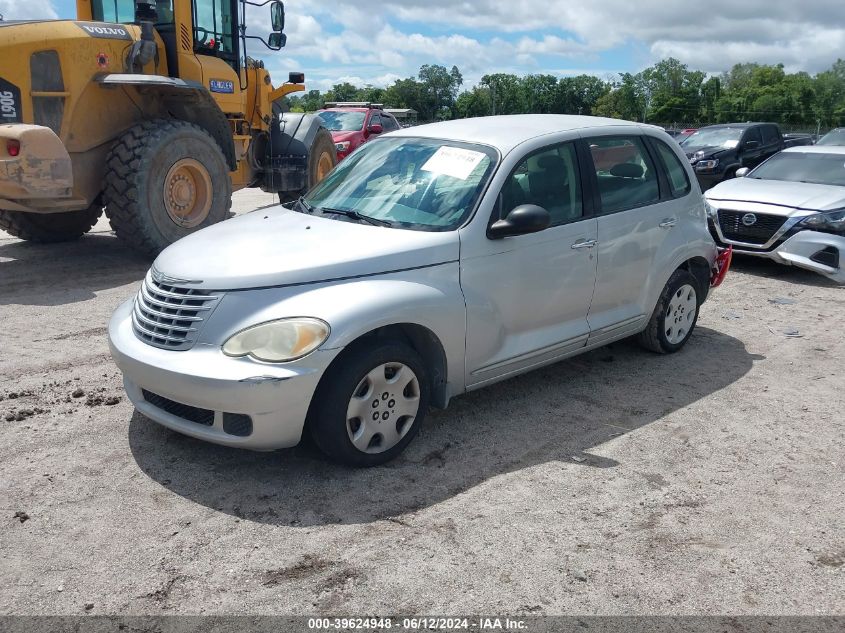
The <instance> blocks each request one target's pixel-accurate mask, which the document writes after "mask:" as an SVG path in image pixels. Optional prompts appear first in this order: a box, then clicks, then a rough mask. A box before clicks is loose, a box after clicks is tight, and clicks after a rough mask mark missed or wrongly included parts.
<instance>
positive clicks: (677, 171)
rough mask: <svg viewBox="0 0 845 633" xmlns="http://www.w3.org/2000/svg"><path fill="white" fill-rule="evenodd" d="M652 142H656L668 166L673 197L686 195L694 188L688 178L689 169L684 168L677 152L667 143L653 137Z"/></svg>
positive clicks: (667, 172) (663, 160) (661, 158)
mask: <svg viewBox="0 0 845 633" xmlns="http://www.w3.org/2000/svg"><path fill="white" fill-rule="evenodd" d="M651 142H652V143H653V144H654V147H655V148H657V153H658V155H659V156H660V160H661V161H662V162H663V166H664V167H665V168H666V180H668V181H669V192H670V193H671V194H672V197H673V198H682V197H684V196H685V195H687V194H688V193H689V192H690V190H691V189H692V186H691V185H690V182H689V178H687V170H686V169H684V166H683V164H681V160H680V159H679V158H678V156H677V155H676V154H675V152H673V151H672V150H671V149H670V148H669V146H667V145H666V143H664V142H663V141H658V140H657V139H655V138H653V139H651Z"/></svg>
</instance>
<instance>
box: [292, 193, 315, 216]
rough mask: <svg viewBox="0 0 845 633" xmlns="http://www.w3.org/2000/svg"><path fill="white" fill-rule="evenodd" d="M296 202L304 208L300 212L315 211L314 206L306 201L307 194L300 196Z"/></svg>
mask: <svg viewBox="0 0 845 633" xmlns="http://www.w3.org/2000/svg"><path fill="white" fill-rule="evenodd" d="M294 204H298V205H299V207H300V208H301V209H302V211H301V212H300V213H314V207H312V206H311V205H310V204H308V203H307V202H305V196H299V198H297V199H296V202H295V203H294Z"/></svg>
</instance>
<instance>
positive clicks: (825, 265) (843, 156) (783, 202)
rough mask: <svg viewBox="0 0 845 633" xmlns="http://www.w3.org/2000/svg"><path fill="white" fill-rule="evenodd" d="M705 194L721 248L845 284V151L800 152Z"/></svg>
mask: <svg viewBox="0 0 845 633" xmlns="http://www.w3.org/2000/svg"><path fill="white" fill-rule="evenodd" d="M737 176H739V177H738V178H736V179H734V180H728V181H726V182H723V183H721V184H719V185H717V186H716V187H714V188H713V189H710V190H709V191H707V192H706V193H705V197H706V198H707V203H708V215H709V217H710V229H711V231H712V232H713V236H714V237H715V238H716V241H717V242H719V243H720V244H723V245H732V246H733V248H734V252H735V253H742V254H746V255H755V256H757V257H766V258H768V259H772V260H774V261H776V262H779V263H781V264H787V265H792V266H799V267H801V268H806V269H808V270H812V271H815V272H817V273H821V274H822V275H825V276H826V277H829V278H830V279H833V280H834V281H836V282H838V283H845V269H843V263H845V262H843V253H845V147H841V146H832V145H831V146H820V145H814V146H808V147H793V148H790V149H786V150H784V151H782V152H780V153H779V154H775V155H774V156H773V157H772V158H770V159H769V160H767V161H766V162H765V163H763V164H762V165H760V166H758V167H756V168H755V169H754V170H753V171H750V172H749V171H748V170H747V169H740V170H739V171H738V172H737Z"/></svg>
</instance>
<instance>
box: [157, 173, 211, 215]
mask: <svg viewBox="0 0 845 633" xmlns="http://www.w3.org/2000/svg"><path fill="white" fill-rule="evenodd" d="M211 192H212V186H211V176H210V175H209V173H208V170H207V169H206V168H205V166H204V165H203V164H202V163H200V162H199V161H196V160H194V159H193V158H183V159H181V160H178V161H176V162H175V163H174V164H173V166H172V167H171V168H170V170H169V171H168V172H167V176H165V178H164V207H165V209H166V210H167V215H168V216H170V219H171V220H173V222H174V223H175V224H177V225H178V226H181V227H183V228H186V229H190V228H193V227H195V226H197V225H199V224H201V223H202V222H203V221H204V220H205V219H206V218H207V217H208V213H209V211H211V195H212V194H211Z"/></svg>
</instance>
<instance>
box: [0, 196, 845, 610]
mask: <svg viewBox="0 0 845 633" xmlns="http://www.w3.org/2000/svg"><path fill="white" fill-rule="evenodd" d="M269 203H272V197H270V196H266V195H264V194H255V193H246V194H244V193H239V194H236V207H237V208H239V209H240V210H246V209H250V208H254V207H256V206H259V205H262V204H269ZM148 265H149V262H148V261H145V260H144V259H142V258H139V257H137V256H134V255H132V254H131V253H130V252H128V251H127V250H126V249H125V248H123V247H122V246H121V245H120V243H119V242H118V241H117V239H116V238H115V237H114V236H113V235H112V234H111V233H110V231H109V230H108V225H107V224H106V223H103V222H101V223H100V224H99V225H98V226H97V227H96V228H95V231H94V232H92V233H91V234H90V235H88V236H86V237H85V238H83V239H82V240H80V241H78V242H76V243H71V244H63V245H54V246H33V245H28V244H24V243H22V242H20V241H18V240H16V239H13V238H11V237H9V236H8V235H5V234H2V233H0V323H2V330H1V331H0V425H2V427H1V428H2V431H3V438H4V441H3V442H2V445H1V446H0V577H2V578H3V581H2V583H0V614H82V613H94V614H97V613H129V614H162V613H194V614H198V613H217V614H223V613H267V614H276V613H277V614H317V613H322V614H325V613H331V614H340V613H346V614H353V615H354V614H364V613H368V612H369V613H387V612H393V613H401V614H459V613H499V614H502V613H510V614H520V613H521V614H534V615H536V614H562V613H580V614H631V613H641V614H712V613H722V614H768V615H773V614H845V566H843V562H845V520H843V519H845V510H843V508H845V485H843V483H844V482H845V478H843V474H845V473H843V470H845V462H843V456H845V416H843V414H842V411H843V404H845V402H843V400H845V398H843V395H842V394H843V375H845V361H843V359H845V337H843V336H842V326H843V315H845V291H843V289H842V288H839V287H836V286H834V285H833V284H831V283H829V282H827V281H826V280H825V279H823V278H821V277H818V276H815V275H813V274H811V273H806V272H802V271H800V270H794V269H789V268H782V267H778V266H775V265H771V264H768V263H766V262H760V261H747V260H746V261H740V262H737V264H736V265H735V269H734V271H733V272H732V273H731V274H730V275H729V277H728V280H727V281H726V283H725V286H724V287H723V288H721V289H720V290H719V292H718V293H716V294H715V296H713V297H712V298H711V300H710V301H708V302H707V303H706V304H705V306H704V308H703V312H702V316H701V319H700V321H699V327H698V329H697V330H696V333H695V335H694V336H693V338H692V339H691V340H690V343H689V345H688V346H687V347H686V348H685V349H684V350H683V351H682V352H681V353H679V354H676V355H673V356H666V357H660V356H656V355H652V354H649V353H646V352H644V351H642V350H640V349H639V348H637V347H636V346H635V345H632V344H630V343H628V342H623V343H618V344H615V345H613V346H611V347H608V348H605V349H601V350H597V351H594V352H592V353H589V354H586V355H584V356H581V357H578V358H575V359H572V360H570V361H566V362H562V363H559V364H557V365H554V366H552V367H548V368H546V369H542V370H539V371H536V372H534V373H532V374H528V375H526V376H522V377H519V378H515V379H512V380H509V381H507V382H504V383H501V384H499V385H496V386H494V387H491V388H488V389H484V390H481V391H478V392H475V393H472V394H469V395H466V396H462V397H459V398H457V399H455V400H454V401H453V403H452V406H451V407H450V408H449V409H448V410H447V411H441V412H435V413H434V414H433V415H431V416H430V418H429V419H428V421H427V424H426V426H425V428H424V429H422V431H421V433H420V435H419V436H418V438H417V439H416V440H415V441H414V442H413V444H412V445H411V447H410V448H409V450H407V451H406V453H405V454H404V455H403V456H401V457H400V458H399V459H398V460H397V461H395V462H393V463H391V464H389V465H387V466H384V467H380V468H375V469H371V470H350V469H346V468H341V467H337V466H334V465H330V464H328V463H326V462H325V461H323V460H322V459H321V458H320V457H319V456H318V455H316V454H314V453H313V452H312V450H311V449H309V448H304V447H301V448H296V449H293V450H288V451H280V452H276V453H268V454H257V453H250V452H244V451H239V450H234V449H227V448H221V447H217V446H212V445H209V444H204V443H202V442H199V441H195V440H192V439H189V438H186V437H182V436H180V435H177V434H175V433H172V432H170V431H167V430H165V429H163V428H161V427H159V426H157V425H155V424H153V423H151V422H148V421H147V420H145V419H144V418H143V417H141V416H140V415H138V414H137V413H134V411H133V408H132V406H131V405H130V404H129V402H128V401H127V399H126V397H125V395H124V394H123V391H122V386H121V380H120V375H119V372H118V371H117V369H116V367H115V366H114V365H113V364H112V362H111V360H110V358H109V355H108V347H107V343H106V338H105V334H106V323H107V320H108V318H109V316H110V315H111V312H112V311H113V310H114V308H115V307H117V305H118V304H119V303H120V302H121V301H123V300H124V299H125V298H126V297H129V296H131V295H132V294H133V293H134V292H135V291H136V290H137V287H138V283H139V281H140V280H141V279H142V277H143V274H144V272H145V270H146V268H147V267H148ZM781 299H785V301H781ZM773 300H775V301H776V302H773ZM787 332H789V333H792V334H797V335H793V336H790V335H787V334H786V333H787Z"/></svg>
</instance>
